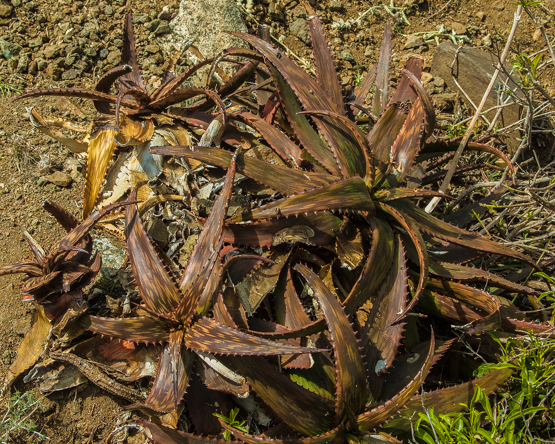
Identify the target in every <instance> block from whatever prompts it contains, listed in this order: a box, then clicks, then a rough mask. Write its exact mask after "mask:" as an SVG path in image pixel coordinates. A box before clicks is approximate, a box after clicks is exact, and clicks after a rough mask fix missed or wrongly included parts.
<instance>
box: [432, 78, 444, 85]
mask: <svg viewBox="0 0 555 444" xmlns="http://www.w3.org/2000/svg"><path fill="white" fill-rule="evenodd" d="M434 86H435V87H437V88H443V87H444V86H445V80H443V79H442V78H441V77H434Z"/></svg>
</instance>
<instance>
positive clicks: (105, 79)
mask: <svg viewBox="0 0 555 444" xmlns="http://www.w3.org/2000/svg"><path fill="white" fill-rule="evenodd" d="M131 71H133V67H132V66H131V65H118V66H115V67H113V68H112V69H109V70H108V71H106V72H105V73H104V74H102V76H101V77H100V78H99V79H98V82H96V85H94V90H95V91H98V92H101V93H106V94H109V93H110V89H112V86H113V85H114V83H115V81H116V80H117V79H118V78H120V77H121V76H124V75H125V74H129V73H130V72H131ZM95 103H96V102H95ZM99 112H100V111H99Z"/></svg>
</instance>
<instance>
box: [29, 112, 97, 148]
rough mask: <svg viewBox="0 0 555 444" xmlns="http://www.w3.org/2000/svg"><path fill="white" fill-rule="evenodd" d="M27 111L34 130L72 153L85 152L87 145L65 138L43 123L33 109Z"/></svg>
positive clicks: (52, 127)
mask: <svg viewBox="0 0 555 444" xmlns="http://www.w3.org/2000/svg"><path fill="white" fill-rule="evenodd" d="M27 110H28V111H30V112H29V119H30V120H31V124H32V125H33V126H34V127H35V128H38V129H39V130H40V131H41V132H42V133H44V134H46V135H47V136H49V137H52V138H53V139H55V140H57V141H58V142H60V143H61V144H62V145H63V146H65V147H66V148H67V149H68V150H70V151H71V152H72V153H84V152H86V151H87V147H88V145H87V144H86V143H85V142H82V141H79V140H75V139H72V138H71V137H68V136H66V135H65V134H64V133H63V132H61V131H60V130H59V129H58V128H55V127H54V126H50V125H48V124H47V123H46V122H45V119H43V117H42V116H41V115H40V114H39V113H38V112H37V110H35V109H34V108H27Z"/></svg>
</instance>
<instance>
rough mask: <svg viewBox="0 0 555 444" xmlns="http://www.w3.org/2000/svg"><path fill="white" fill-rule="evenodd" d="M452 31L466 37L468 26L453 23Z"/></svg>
mask: <svg viewBox="0 0 555 444" xmlns="http://www.w3.org/2000/svg"><path fill="white" fill-rule="evenodd" d="M451 29H452V30H453V31H455V34H457V35H464V34H466V33H467V32H468V30H467V29H466V26H464V25H463V24H462V23H459V22H451Z"/></svg>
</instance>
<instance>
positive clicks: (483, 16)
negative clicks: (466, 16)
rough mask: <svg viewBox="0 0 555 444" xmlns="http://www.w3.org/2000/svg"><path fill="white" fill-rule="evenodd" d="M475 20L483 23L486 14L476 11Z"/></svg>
mask: <svg viewBox="0 0 555 444" xmlns="http://www.w3.org/2000/svg"><path fill="white" fill-rule="evenodd" d="M476 18H477V19H478V20H480V21H481V22H483V21H484V19H485V18H486V14H485V13H484V11H478V12H477V13H476Z"/></svg>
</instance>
